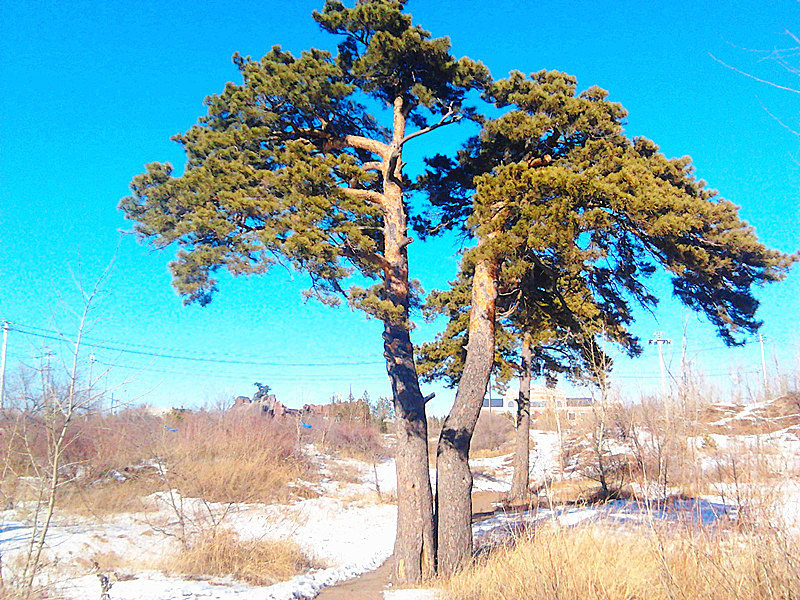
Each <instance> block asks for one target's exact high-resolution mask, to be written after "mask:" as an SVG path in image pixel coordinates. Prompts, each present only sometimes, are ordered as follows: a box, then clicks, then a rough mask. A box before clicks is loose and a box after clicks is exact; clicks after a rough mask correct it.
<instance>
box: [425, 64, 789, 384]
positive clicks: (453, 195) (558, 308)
mask: <svg viewBox="0 0 800 600" xmlns="http://www.w3.org/2000/svg"><path fill="white" fill-rule="evenodd" d="M486 97H487V99H489V100H492V101H493V102H494V103H495V104H496V105H497V106H498V107H501V108H507V109H508V110H507V112H505V113H504V114H503V115H502V116H500V117H499V118H497V119H493V120H490V121H487V122H486V123H485V124H484V126H483V130H482V131H481V133H480V134H479V136H477V137H475V138H474V139H472V140H470V141H469V142H468V143H467V144H466V145H465V147H464V149H463V150H461V152H460V153H459V156H458V158H457V160H452V159H448V158H446V157H443V156H436V157H433V158H432V159H430V160H428V161H427V162H428V170H427V172H426V173H425V174H424V175H423V176H421V177H420V178H419V185H420V187H421V188H423V189H426V190H427V191H428V193H429V196H430V199H431V204H432V210H431V211H430V212H429V213H428V215H425V216H423V217H418V218H417V220H416V227H417V228H418V229H419V230H420V231H421V232H423V233H424V232H425V231H428V232H431V231H432V232H436V231H439V230H441V229H443V228H449V227H463V228H465V229H466V230H467V231H468V232H470V233H472V234H473V235H476V236H478V237H481V236H483V237H484V239H489V240H490V241H489V242H488V243H486V244H483V245H482V247H481V250H480V251H478V250H476V249H474V250H472V251H470V252H468V253H467V254H466V255H465V257H464V261H463V264H462V274H461V275H460V277H459V280H458V281H456V282H454V283H453V287H452V289H451V290H449V291H447V292H438V293H435V294H433V295H432V296H431V297H430V299H429V304H428V306H429V310H430V311H438V312H440V313H443V314H445V315H447V316H448V317H450V323H449V324H448V326H447V329H446V330H445V332H444V333H443V334H441V335H440V336H439V337H438V338H437V340H436V342H433V343H431V344H427V345H425V346H423V347H422V348H421V355H422V357H423V367H422V371H423V373H424V374H425V375H426V376H427V377H440V376H441V377H444V378H445V379H447V380H448V381H449V382H450V383H451V384H453V383H455V382H457V377H458V373H459V371H460V368H461V366H462V365H463V360H464V355H465V347H466V346H465V344H466V339H465V336H466V324H467V321H468V311H469V302H470V297H469V294H468V293H467V292H466V291H465V290H467V289H468V287H469V284H468V281H469V280H470V278H471V273H472V269H473V268H474V265H475V263H476V261H478V260H481V258H485V257H487V256H491V257H493V258H494V259H496V260H497V261H498V265H499V276H498V290H499V297H498V314H504V315H505V317H506V319H505V320H503V319H501V320H500V322H501V324H502V326H501V327H500V328H499V329H498V332H499V335H498V344H499V346H500V351H499V353H498V356H499V355H501V354H502V353H503V352H505V351H507V348H504V344H505V343H507V340H506V342H504V341H503V340H504V336H507V335H508V333H509V330H508V327H509V324H510V322H509V320H508V319H509V318H511V319H512V321H511V326H512V327H513V328H516V329H518V330H519V331H530V332H534V333H537V335H538V337H537V338H536V339H535V344H536V345H537V346H539V352H540V354H541V353H542V352H543V351H544V349H546V348H550V349H553V347H552V346H551V345H552V344H556V345H557V346H558V349H557V350H556V352H555V354H552V353H550V352H544V353H545V354H546V355H547V356H548V357H549V359H551V360H550V363H549V367H548V368H549V369H554V370H558V360H552V359H557V357H558V355H561V356H563V357H565V358H567V359H568V361H575V362H578V363H580V360H578V359H579V358H580V357H581V356H583V357H584V358H585V359H587V360H588V359H589V358H590V355H593V356H597V353H599V352H600V349H599V347H598V346H597V344H596V342H592V341H591V340H592V339H593V338H594V337H595V336H596V335H598V334H599V333H600V332H601V331H602V332H603V333H604V336H606V337H607V339H609V340H612V341H615V342H617V343H618V344H619V345H621V346H622V348H623V349H624V350H626V351H627V352H628V353H629V354H631V355H635V354H637V353H639V352H640V351H641V347H640V344H639V340H638V339H637V338H636V337H635V336H633V335H632V334H631V333H630V331H629V326H630V325H631V323H632V321H633V314H632V306H633V304H638V305H640V306H643V307H645V308H646V309H650V310H652V309H653V308H654V307H655V306H656V304H657V302H658V300H657V298H656V297H655V296H654V295H653V294H652V293H651V292H650V290H649V289H648V286H647V283H648V278H649V277H650V276H651V275H652V274H653V273H654V272H655V271H656V270H657V269H658V268H662V269H665V270H666V271H667V272H669V273H670V274H671V275H672V285H673V291H674V295H675V296H676V297H677V298H679V299H680V300H681V301H682V302H683V303H684V304H686V305H687V306H688V307H690V308H692V309H693V310H695V311H698V312H701V313H703V314H705V315H706V316H707V317H708V319H709V320H710V321H711V323H713V324H714V326H715V327H716V329H717V331H718V333H719V335H720V336H721V338H722V339H723V340H724V341H725V343H727V344H729V345H735V344H738V343H741V342H742V341H743V338H742V336H743V335H745V334H748V333H752V332H753V331H755V330H757V328H758V327H759V325H760V322H759V321H758V320H757V319H756V317H755V313H756V308H757V307H758V301H757V300H756V299H755V298H754V296H753V294H752V291H753V287H754V286H756V285H758V284H762V283H765V282H770V281H777V280H780V279H782V278H783V277H784V276H785V274H786V272H787V269H788V268H789V267H790V265H791V264H792V263H793V262H795V261H796V260H797V256H796V255H786V254H783V253H781V252H779V251H776V250H771V249H769V248H767V247H766V246H764V244H762V243H761V242H760V241H759V240H758V238H757V237H756V235H755V231H754V229H753V228H752V227H750V226H749V225H748V224H747V223H746V222H744V221H742V220H741V219H740V218H739V216H738V207H736V206H735V205H734V204H732V203H731V202H729V201H727V200H725V199H723V198H720V197H719V196H718V195H717V193H716V192H714V191H712V190H710V189H708V188H707V187H706V184H705V182H703V181H701V180H698V179H697V178H696V177H695V176H694V172H693V168H692V165H691V161H690V159H689V158H688V157H683V158H678V159H667V158H666V157H665V156H664V155H663V154H662V153H661V152H659V148H658V147H657V146H656V145H655V144H654V143H653V142H652V141H650V140H647V139H645V138H635V139H629V138H627V137H626V136H625V135H624V132H623V122H624V118H625V116H626V112H625V110H624V109H623V108H622V107H621V106H620V105H619V104H616V103H613V102H610V101H608V99H607V93H606V92H605V91H604V90H601V89H599V88H596V87H593V88H590V89H588V90H586V91H584V92H581V93H578V92H577V82H576V80H575V78H573V77H571V76H569V75H566V74H564V73H559V72H554V71H540V72H538V73H534V74H532V75H531V76H530V77H525V76H524V75H523V74H521V73H519V72H513V73H511V75H510V76H509V77H508V78H507V79H504V80H501V81H497V82H496V83H495V85H494V86H493V87H492V88H491V89H490V90H487V92H486ZM516 338H517V341H518V340H519V336H516ZM512 346H513V344H512ZM587 352H588V355H587ZM576 353H577V354H576Z"/></svg>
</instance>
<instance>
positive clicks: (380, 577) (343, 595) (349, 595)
mask: <svg viewBox="0 0 800 600" xmlns="http://www.w3.org/2000/svg"><path fill="white" fill-rule="evenodd" d="M393 560H394V559H392V558H390V559H389V560H387V561H386V562H385V563H383V564H382V565H381V566H380V567H378V568H377V569H375V570H374V571H369V572H368V573H364V574H363V575H360V576H359V577H356V578H355V579H351V580H350V581H345V582H344V583H340V584H338V585H334V586H331V587H327V588H325V589H324V590H322V592H320V594H319V596H317V600H383V590H384V589H386V586H387V585H389V578H390V577H391V575H392V561H393Z"/></svg>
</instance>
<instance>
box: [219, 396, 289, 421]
mask: <svg viewBox="0 0 800 600" xmlns="http://www.w3.org/2000/svg"><path fill="white" fill-rule="evenodd" d="M231 410H234V411H236V412H240V413H243V414H253V415H257V414H260V415H264V416H269V417H282V416H284V415H288V414H299V413H300V411H299V410H297V409H294V408H287V407H285V406H284V405H283V404H282V403H281V401H280V400H278V399H277V398H276V397H275V394H264V395H258V394H256V396H254V397H253V399H252V400H251V399H250V398H249V397H248V396H236V398H234V400H233V406H232V407H231Z"/></svg>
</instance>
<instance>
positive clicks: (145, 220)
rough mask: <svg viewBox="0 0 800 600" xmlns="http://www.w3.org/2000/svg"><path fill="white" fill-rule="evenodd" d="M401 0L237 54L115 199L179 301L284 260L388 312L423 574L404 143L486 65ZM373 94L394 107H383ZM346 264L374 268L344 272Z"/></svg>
mask: <svg viewBox="0 0 800 600" xmlns="http://www.w3.org/2000/svg"><path fill="white" fill-rule="evenodd" d="M404 4H405V3H404V2H402V1H390V0H359V1H357V2H356V4H355V5H354V6H353V7H352V8H349V7H345V6H344V4H342V3H341V2H339V1H337V0H329V1H328V2H327V3H326V4H325V7H324V9H323V10H322V11H320V12H315V13H314V19H316V21H317V22H318V23H319V24H320V26H321V27H322V28H323V29H324V30H325V31H327V32H329V33H331V34H333V35H335V36H338V37H339V38H340V39H341V43H340V44H339V46H338V53H336V54H335V55H332V54H331V53H329V52H326V51H323V50H317V49H311V50H308V51H306V52H303V53H302V54H301V56H299V57H296V56H293V55H292V54H290V53H289V52H286V51H284V50H282V49H281V48H280V47H277V46H276V47H274V48H273V49H272V50H271V51H270V52H268V53H267V54H266V55H265V56H264V57H263V58H261V59H260V60H252V59H251V58H249V57H246V58H245V57H241V56H239V55H235V56H234V62H235V63H236V65H237V66H238V68H239V71H240V73H241V77H242V83H241V84H234V83H229V84H227V85H226V87H225V90H224V91H223V92H222V93H220V94H217V95H212V96H209V97H208V98H207V99H206V104H207V106H208V114H207V115H206V116H204V117H202V118H201V119H200V120H199V122H198V123H197V124H196V125H194V126H193V127H191V128H190V129H189V131H187V132H186V133H184V134H181V135H177V136H175V138H174V139H175V140H176V141H177V142H178V143H180V144H181V145H182V146H183V148H184V150H185V151H186V154H187V157H188V161H187V164H186V168H185V171H184V173H183V174H182V175H180V176H175V175H174V174H173V169H172V167H171V166H170V165H169V164H162V163H152V164H149V165H147V171H146V172H145V173H143V174H141V175H138V176H137V177H135V178H134V180H133V182H132V184H131V189H132V192H133V193H132V195H131V196H129V197H127V198H124V199H123V200H122V202H121V207H122V209H123V210H124V212H125V214H126V215H127V217H128V218H129V219H131V220H133V221H135V223H136V225H135V227H136V231H137V232H138V233H139V235H140V236H141V237H142V238H143V239H145V240H148V241H149V242H150V243H152V244H153V245H155V246H157V247H163V246H167V245H169V244H173V243H175V244H177V245H178V247H179V251H178V255H177V259H176V260H175V261H173V262H172V263H171V268H172V272H173V275H174V285H175V287H176V289H177V290H178V291H179V292H180V293H181V294H183V295H184V296H185V297H186V301H187V302H192V301H196V302H199V303H201V304H205V303H207V302H209V301H210V299H211V296H212V294H213V293H214V292H215V291H216V288H217V281H216V280H215V278H214V273H215V272H216V271H218V270H219V269H227V270H228V271H229V272H231V273H233V274H234V275H247V274H254V273H263V272H265V271H267V270H268V269H269V267H270V266H272V265H273V264H274V263H276V262H278V261H281V262H288V263H290V264H291V265H292V266H293V267H295V268H296V269H299V270H301V271H304V272H306V273H308V274H309V275H310V277H311V281H312V287H311V289H310V290H309V291H308V293H309V294H310V295H312V296H315V297H317V298H319V299H320V300H322V301H323V302H327V303H330V304H336V303H338V302H340V301H341V300H342V299H344V300H346V301H347V302H348V303H350V304H351V305H352V306H355V307H357V308H360V309H362V310H364V311H366V312H367V313H369V314H370V315H372V316H374V317H376V318H378V319H380V320H381V321H382V322H383V325H384V332H383V340H384V355H385V358H386V368H387V372H388V375H389V378H390V380H391V384H392V390H393V398H394V412H395V415H396V421H397V432H396V433H397V478H398V490H397V499H398V520H397V539H396V543H395V558H396V575H397V578H398V580H399V581H401V582H408V581H416V580H418V579H420V578H422V577H428V576H430V575H431V574H432V573H433V571H434V565H435V562H434V561H435V558H434V532H433V514H432V510H433V508H432V496H431V487H430V482H429V478H428V455H427V424H426V417H425V402H424V400H423V397H422V394H421V392H420V388H419V383H418V380H417V374H416V368H415V364H414V356H413V347H412V345H411V340H410V335H409V330H410V324H409V307H410V305H411V303H412V301H413V289H412V286H410V284H409V267H408V256H407V246H408V244H409V243H411V241H412V240H411V238H409V237H408V225H407V220H408V207H407V198H406V194H405V192H406V189H407V186H408V183H409V182H408V178H407V177H406V176H405V175H404V172H403V169H404V163H403V149H404V147H405V145H406V144H407V143H409V142H411V141H412V140H415V139H416V138H418V137H420V136H422V135H424V134H426V133H428V132H430V131H433V130H435V129H437V128H439V127H443V126H446V125H449V124H452V123H455V122H457V121H458V120H459V119H461V118H464V117H467V118H470V117H471V116H472V114H473V112H472V110H470V109H469V108H467V107H465V105H464V99H465V94H466V93H467V92H468V91H469V90H470V89H472V88H474V87H479V86H482V85H483V84H485V83H486V82H487V81H488V80H489V75H488V72H487V70H486V69H485V67H483V65H481V64H480V63H477V62H474V61H472V60H470V59H468V58H461V59H456V58H455V57H454V56H453V55H452V54H451V53H450V42H449V40H448V39H447V38H432V37H431V35H430V33H429V32H427V31H425V30H424V29H422V28H421V27H419V26H418V25H414V24H413V23H412V20H411V15H409V14H406V13H404V12H403V8H404ZM368 103H373V104H374V103H378V104H379V105H382V106H384V107H385V108H386V109H387V110H386V111H385V112H386V113H388V119H386V122H385V123H383V122H382V121H381V119H380V118H379V116H376V115H373V114H371V113H370V112H369V111H368V110H367V108H366V106H365V105H366V104H368ZM384 114H385V113H384ZM354 274H357V275H359V276H360V278H366V279H370V280H373V281H374V282H375V283H374V285H372V286H370V287H369V288H366V289H365V288H360V287H357V286H354V285H349V286H348V282H347V280H348V278H349V277H350V276H351V275H354Z"/></svg>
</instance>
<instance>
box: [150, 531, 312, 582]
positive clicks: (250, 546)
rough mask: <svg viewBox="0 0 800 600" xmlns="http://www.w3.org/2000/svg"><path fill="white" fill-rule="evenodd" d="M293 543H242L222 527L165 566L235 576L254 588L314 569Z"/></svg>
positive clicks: (177, 570)
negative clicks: (254, 586)
mask: <svg viewBox="0 0 800 600" xmlns="http://www.w3.org/2000/svg"><path fill="white" fill-rule="evenodd" d="M314 566H315V565H313V564H312V563H311V562H310V561H309V560H308V558H306V556H305V555H304V554H303V553H302V552H301V550H300V547H299V546H298V545H297V544H296V543H295V542H293V541H290V540H242V539H240V538H239V536H238V535H237V534H236V533H235V532H233V531H231V530H229V529H224V528H221V527H217V528H214V529H212V530H208V531H205V532H202V533H200V534H198V535H197V536H195V537H194V538H193V539H192V540H191V542H190V543H189V544H188V545H187V546H186V547H185V548H182V549H181V551H180V552H179V553H178V554H177V555H175V556H172V557H170V558H168V559H166V560H165V563H164V564H163V568H164V570H166V571H168V572H173V573H179V574H182V575H190V576H228V575H230V576H232V577H234V578H235V579H238V580H240V581H244V582H246V583H250V584H252V585H272V584H274V583H277V582H279V581H285V580H287V579H289V578H291V577H292V576H294V575H296V574H298V573H300V572H302V571H304V570H307V569H309V568H312V567H314Z"/></svg>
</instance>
